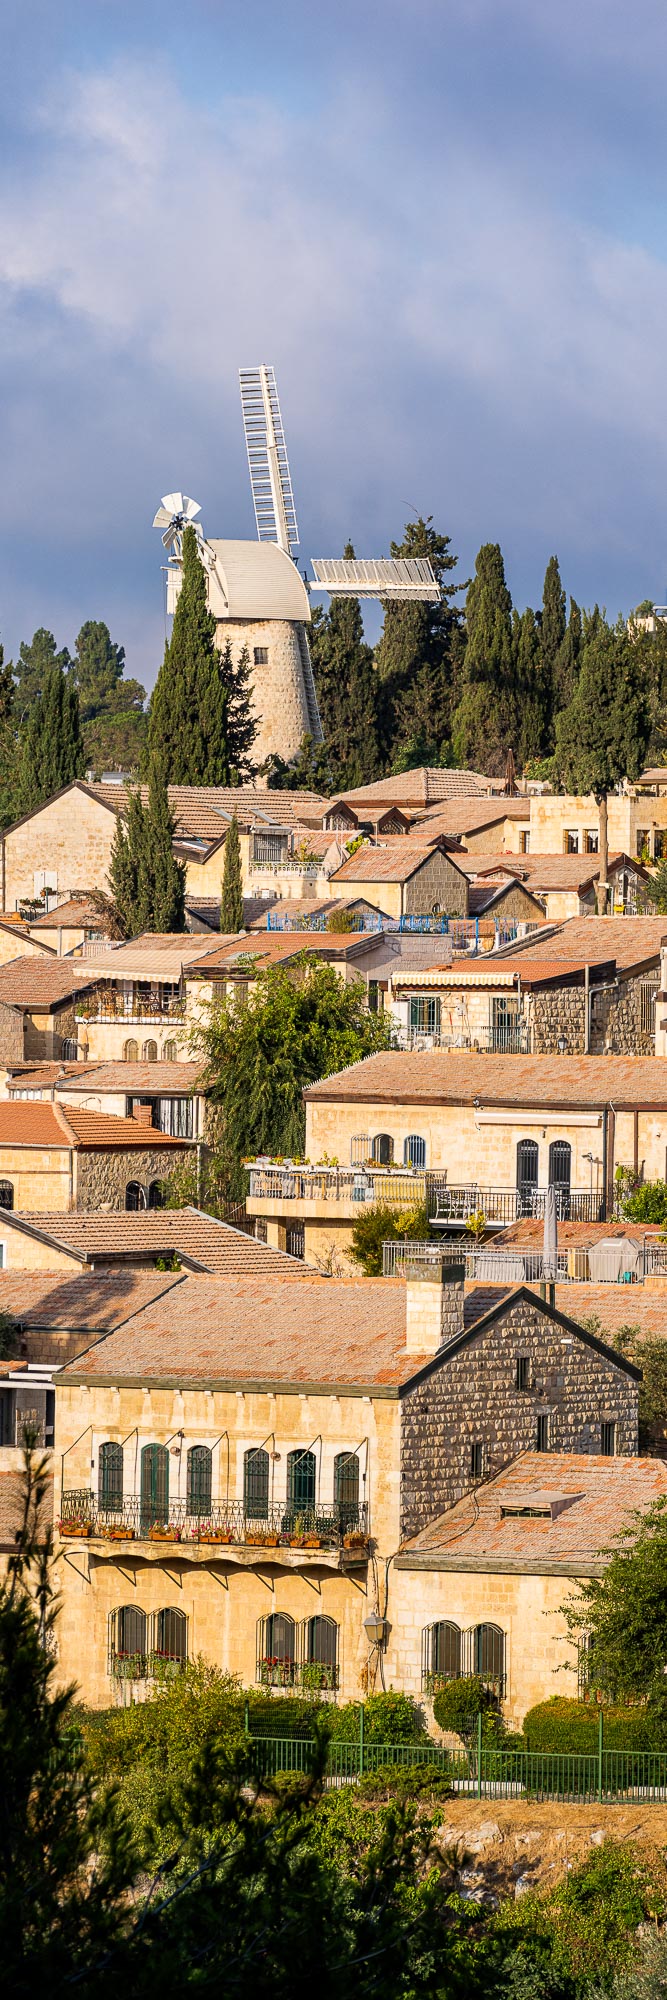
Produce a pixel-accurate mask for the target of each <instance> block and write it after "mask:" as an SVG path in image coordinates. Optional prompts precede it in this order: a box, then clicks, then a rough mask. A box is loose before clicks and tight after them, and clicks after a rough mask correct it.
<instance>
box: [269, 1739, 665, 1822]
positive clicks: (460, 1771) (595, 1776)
mask: <svg viewBox="0 0 667 2000" xmlns="http://www.w3.org/2000/svg"><path fill="white" fill-rule="evenodd" d="M248 1745H249V1757H250V1761H251V1763H252V1766H253V1768H254V1770H255V1771H256V1773H257V1775H258V1776H261V1777H263V1778H273V1777H276V1776H277V1775H278V1774H279V1773H280V1772H287V1771H294V1772H302V1773H306V1772H308V1771H309V1770H310V1769H311V1768H312V1764H313V1757H314V1752H315V1745H314V1743H312V1742H311V1741H310V1740H309V1739H308V1738H305V1737H297V1736H260V1735H257V1736H255V1735H254V1734H252V1735H250V1736H249V1739H248ZM425 1766H426V1767H427V1768H428V1769H429V1771H433V1774H434V1776H436V1774H437V1775H438V1776H440V1777H443V1778H446V1779H447V1780H448V1781H449V1783H450V1784H451V1788H452V1791H453V1792H454V1793H460V1794H461V1795H462V1796H465V1795H468V1796H469V1797H471V1796H472V1797H476V1798H531V1799H533V1800H539V1799H557V1800H559V1801H562V1802H563V1803H565V1802H567V1801H568V1800H576V1801H578V1802H579V1803H581V1804H583V1805H585V1804H587V1803H590V1804H598V1805H613V1804H615V1803H616V1802H617V1801H624V1800H627V1801H628V1802H631V1801H635V1800H637V1801H641V1802H642V1803H644V1804H650V1803H652V1802H653V1801H661V1800H664V1799H665V1798H667V1753H666V1752H665V1751H659V1750H605V1749H604V1748H603V1749H598V1751H594V1752H592V1753H591V1754H589V1755H585V1754H583V1755H575V1754H574V1753H572V1754H569V1753H567V1752H556V1751H551V1750H504V1749H495V1748H494V1747H493V1746H491V1747H485V1746H484V1744H483V1743H482V1741H481V1731H480V1732H479V1734H478V1740H477V1743H476V1744H475V1745H474V1747H472V1748H471V1749H470V1750H465V1749H463V1748H460V1749H458V1748H454V1749H447V1748H445V1747H444V1746H443V1745H441V1744H439V1743H434V1742H433V1741H431V1740H426V1741H424V1740H422V1741H421V1742H418V1743H372V1742H371V1743H369V1742H366V1741H364V1737H363V1731H362V1732H360V1738H359V1740H358V1741H356V1742H342V1741H337V1740H336V1739H335V1738H334V1740H333V1741H331V1742H330V1743H329V1747H328V1751H327V1759H326V1767H325V1770H326V1779H327V1781H328V1783H329V1784H330V1785H333V1786H335V1785H341V1784H354V1783H355V1781H356V1780H357V1779H358V1778H360V1777H363V1776H367V1775H369V1774H370V1773H375V1772H377V1773H379V1772H382V1771H386V1772H387V1774H389V1773H391V1772H398V1771H409V1770H415V1771H416V1770H419V1769H420V1768H422V1769H423V1768H424V1767H425Z"/></svg>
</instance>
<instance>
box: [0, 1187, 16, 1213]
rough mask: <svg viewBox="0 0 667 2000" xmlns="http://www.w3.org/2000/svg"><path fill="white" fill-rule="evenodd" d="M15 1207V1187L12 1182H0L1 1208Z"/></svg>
mask: <svg viewBox="0 0 667 2000" xmlns="http://www.w3.org/2000/svg"><path fill="white" fill-rule="evenodd" d="M13 1207H14V1187H13V1183H12V1181H0V1208H13Z"/></svg>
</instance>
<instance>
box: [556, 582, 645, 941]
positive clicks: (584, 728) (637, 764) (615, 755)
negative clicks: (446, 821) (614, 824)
mask: <svg viewBox="0 0 667 2000" xmlns="http://www.w3.org/2000/svg"><path fill="white" fill-rule="evenodd" d="M650 728H651V716H650V701H649V688H648V685H647V674H646V663H645V656H644V650H643V648H642V647H641V646H638V645H637V644H636V643H635V641H634V640H633V639H632V637H631V636H630V634H629V632H628V630H627V626H626V624H625V622H624V620H623V619H622V618H619V621H618V624H617V625H615V626H614V627H613V629H612V628H611V627H610V626H609V625H607V623H606V621H605V620H604V619H603V618H602V617H601V615H600V612H599V611H598V609H597V605H596V607H595V611H594V612H593V613H592V614H591V616H590V618H588V619H587V620H586V632H585V641H584V647H583V652H582V656H581V669H580V673H579V679H578V681H577V685H576V688H575V691H574V694H573V696H572V700H571V702H570V703H569V705H568V707H567V708H566V709H564V710H563V713H562V715H559V717H558V722H557V725H556V766H557V770H558V775H559V777H560V778H561V780H562V781H563V782H564V784H565V785H566V787H567V789H568V791H572V792H582V793H584V794H585V793H588V792H592V793H593V795H594V797H595V799H596V801H597V805H598V808H599V815H600V881H599V889H598V903H599V908H600V914H604V910H605V908H606V898H607V888H608V884H607V867H608V859H609V856H608V847H607V793H608V792H610V791H612V789H613V787H614V786H615V785H618V784H620V783H622V781H623V779H624V778H629V779H630V781H631V782H633V781H634V780H635V779H636V778H638V777H639V774H640V771H641V770H642V769H643V766H644V761H645V757H646V750H647V745H648V741H649V736H650Z"/></svg>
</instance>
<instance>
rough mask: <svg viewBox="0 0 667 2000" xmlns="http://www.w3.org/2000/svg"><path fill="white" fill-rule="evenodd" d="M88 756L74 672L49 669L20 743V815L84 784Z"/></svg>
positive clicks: (18, 770) (18, 780)
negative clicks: (76, 784) (78, 780)
mask: <svg viewBox="0 0 667 2000" xmlns="http://www.w3.org/2000/svg"><path fill="white" fill-rule="evenodd" d="M85 768H86V755H85V749H84V743H83V736H82V734H81V723H80V718H79V697H78V694H77V691H76V685H75V682H74V677H73V675H72V673H71V672H68V673H63V672H62V671H61V668H60V667H59V666H57V665H56V666H51V667H47V668H46V670H45V673H44V677H43V682H42V691H41V695H40V696H39V698H38V699H37V701H36V702H35V704H34V706H33V707H32V708H31V710H30V712H29V715H28V719H27V722H25V724H24V726H23V729H22V731H21V734H20V737H19V750H18V761H17V782H16V810H17V813H18V814H22V813H28V812H32V811H33V810H34V808H35V806H39V805H42V804H43V802H44V800H45V799H49V798H51V797H52V795H53V793H54V792H59V791H61V790H62V788H63V786H65V785H71V784H72V783H73V781H74V779H75V778H82V777H83V775H84V772H85Z"/></svg>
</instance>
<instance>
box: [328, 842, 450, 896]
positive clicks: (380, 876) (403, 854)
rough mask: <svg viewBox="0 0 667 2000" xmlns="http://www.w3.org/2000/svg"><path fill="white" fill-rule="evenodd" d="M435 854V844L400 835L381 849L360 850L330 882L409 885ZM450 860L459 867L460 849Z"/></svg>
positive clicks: (385, 843)
mask: <svg viewBox="0 0 667 2000" xmlns="http://www.w3.org/2000/svg"><path fill="white" fill-rule="evenodd" d="M439 838H440V836H439ZM433 852H434V845H429V844H428V843H423V842H422V841H419V840H412V839H410V837H409V835H407V834H399V835H398V836H397V838H396V839H395V840H391V841H390V840H386V841H383V843H382V846H381V847H358V848H357V851H356V854H351V855H350V856H349V859H348V860H347V861H344V862H343V866H342V868H337V869H336V870H335V872H334V874H333V875H332V876H331V882H332V883H333V885H334V887H335V888H337V887H338V884H339V883H340V882H407V881H408V879H409V877H410V876H411V875H414V874H415V872H416V870H417V869H418V868H421V866H422V863H423V862H425V861H430V860H432V858H433ZM447 859H448V861H451V862H453V864H454V866H455V867H458V866H459V864H460V861H462V860H463V859H464V857H463V856H459V852H458V849H457V852H456V856H454V855H453V854H448V856H447Z"/></svg>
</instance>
